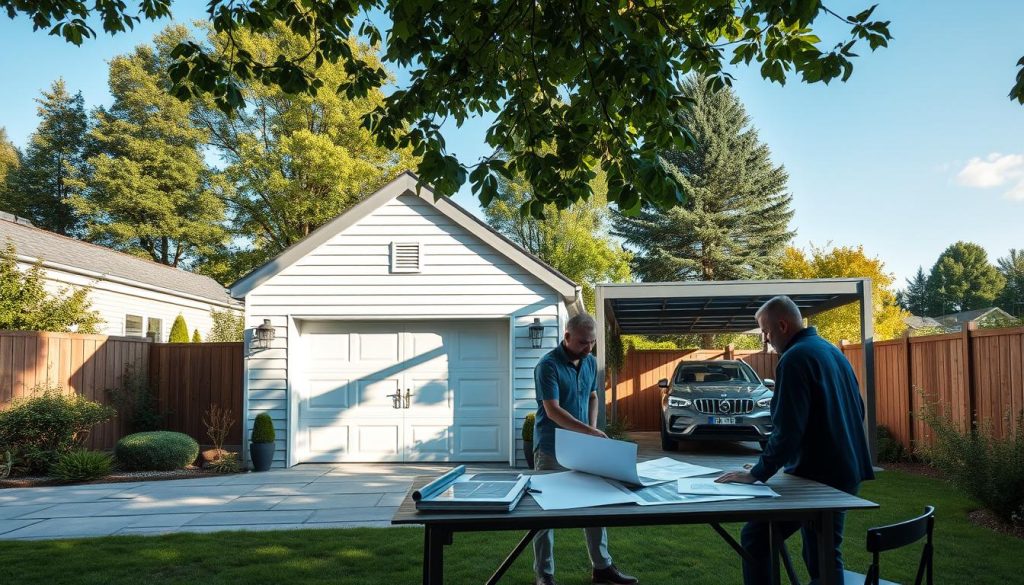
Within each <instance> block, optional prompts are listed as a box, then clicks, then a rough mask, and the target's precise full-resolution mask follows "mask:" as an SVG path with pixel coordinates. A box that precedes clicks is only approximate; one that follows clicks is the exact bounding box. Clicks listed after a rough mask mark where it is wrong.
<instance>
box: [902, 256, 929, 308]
mask: <svg viewBox="0 0 1024 585" xmlns="http://www.w3.org/2000/svg"><path fill="white" fill-rule="evenodd" d="M896 302H897V303H899V305H900V306H901V307H903V309H904V310H905V311H908V312H910V313H911V314H913V315H918V316H923V315H927V314H928V310H929V304H928V276H926V275H925V273H924V268H922V267H920V266H918V267H917V273H916V274H914V277H913V278H908V279H907V288H905V289H903V290H901V291H899V292H897V293H896Z"/></svg>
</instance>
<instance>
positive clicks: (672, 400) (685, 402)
mask: <svg viewBox="0 0 1024 585" xmlns="http://www.w3.org/2000/svg"><path fill="white" fill-rule="evenodd" d="M691 404H693V401H692V400H690V399H688V398H679V397H677V396H669V397H668V407H669V408H686V407H688V406H690V405H691Z"/></svg>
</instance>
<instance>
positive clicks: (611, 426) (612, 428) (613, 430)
mask: <svg viewBox="0 0 1024 585" xmlns="http://www.w3.org/2000/svg"><path fill="white" fill-rule="evenodd" d="M627 432H629V419H628V418H626V417H624V416H622V417H619V418H618V419H616V420H613V421H610V422H609V423H608V424H606V425H605V427H604V434H606V435H608V438H609V439H618V440H619V441H629V440H630V439H629V436H628V435H627V434H626V433H627Z"/></svg>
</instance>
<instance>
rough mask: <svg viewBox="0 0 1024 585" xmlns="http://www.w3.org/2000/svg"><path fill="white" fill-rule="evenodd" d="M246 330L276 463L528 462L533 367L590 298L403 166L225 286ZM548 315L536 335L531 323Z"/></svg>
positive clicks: (254, 388)
mask: <svg viewBox="0 0 1024 585" xmlns="http://www.w3.org/2000/svg"><path fill="white" fill-rule="evenodd" d="M231 294H232V296H234V297H235V298H238V299H244V301H245V319H246V321H245V322H246V327H247V333H248V332H250V330H251V328H253V327H256V326H258V325H260V324H262V323H264V322H269V324H270V325H271V326H272V327H273V329H274V332H275V336H274V341H273V342H272V344H271V347H270V348H269V349H266V350H262V351H259V352H258V353H253V354H252V355H250V356H249V358H248V359H247V360H246V378H245V379H246V389H245V397H246V400H245V410H246V413H247V416H246V417H245V418H246V427H245V429H246V436H248V433H249V430H250V429H251V428H252V421H253V420H254V419H255V417H256V415H257V414H259V413H261V412H266V413H268V414H269V415H270V416H271V418H272V419H273V421H274V427H275V429H276V431H277V439H278V442H277V450H276V452H275V466H291V465H295V464H298V463H313V462H322V463H336V462H340V463H344V462H384V461H387V462H424V461H442V462H481V461H497V462H509V463H512V464H517V463H518V464H523V454H522V441H521V440H520V431H521V428H522V421H523V419H524V417H525V416H526V414H527V413H529V412H532V411H533V410H535V409H536V399H535V396H534V388H533V366H534V365H535V364H536V361H537V359H539V358H540V357H541V356H542V355H544V353H546V352H548V351H550V350H551V348H553V347H555V345H556V344H557V343H558V341H559V340H560V338H561V332H562V330H563V327H564V323H565V321H566V319H567V318H568V317H569V316H570V315H571V314H575V313H576V312H578V311H579V310H581V309H582V302H581V301H580V296H579V295H580V289H579V287H578V286H577V285H576V284H575V283H573V282H572V281H570V280H568V279H567V278H565V277H564V276H563V275H561V274H560V273H558V272H557V271H555V270H554V269H552V268H551V267H549V266H547V265H546V264H544V263H543V262H541V261H540V260H538V259H537V258H535V257H533V256H532V255H530V254H528V253H526V252H525V251H524V250H522V249H521V248H519V247H518V246H516V245H515V244H513V243H512V242H510V241H508V240H507V239H505V238H504V237H502V236H500V235H499V234H497V233H496V232H494V231H493V230H491V229H490V228H489V226H487V225H486V224H484V223H483V222H481V221H480V220H478V219H476V218H475V217H474V216H473V215H472V214H470V213H469V212H467V211H465V210H464V209H462V208H461V207H459V206H457V205H456V204H454V203H452V202H451V201H450V200H448V199H447V198H441V199H439V200H438V201H434V198H433V194H432V193H430V192H429V190H427V189H424V190H423V192H422V193H421V194H417V192H416V178H415V176H413V175H411V174H410V173H405V174H403V175H401V176H399V177H398V178H397V179H395V180H394V181H392V182H391V183H389V184H388V185H387V186H385V187H383V188H382V189H381V190H380V191H378V192H377V193H375V194H374V195H372V196H370V197H369V198H367V199H366V200H364V201H363V202H361V203H360V204H358V205H356V206H355V207H353V208H352V209H351V210H349V211H348V212H346V213H345V214H343V215H341V216H339V217H338V218H336V219H335V220H333V221H331V222H329V223H328V224H326V225H325V226H323V227H322V228H320V229H319V230H317V231H316V232H313V233H312V234H310V235H309V236H308V237H307V238H305V239H304V240H302V241H301V242H299V243H297V244H295V245H294V246H292V247H291V248H289V249H288V250H287V251H285V252H284V253H283V254H282V255H281V256H279V257H278V258H276V259H274V260H273V261H271V262H269V263H268V264H266V265H265V266H263V267H261V268H259V269H257V270H255V271H253V272H252V273H250V274H249V275H247V276H245V277H244V278H242V279H241V280H239V281H238V282H237V283H235V284H234V285H232V287H231ZM538 324H539V325H543V327H544V333H543V336H542V339H541V347H540V348H535V347H534V343H533V342H531V339H530V333H529V329H530V326H531V325H532V326H534V327H536V326H537V325H538Z"/></svg>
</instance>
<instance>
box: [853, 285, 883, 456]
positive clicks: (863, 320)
mask: <svg viewBox="0 0 1024 585" xmlns="http://www.w3.org/2000/svg"><path fill="white" fill-rule="evenodd" d="M858 288H859V289H860V337H861V347H862V348H863V349H864V360H863V363H864V378H863V380H864V395H865V397H866V400H865V402H866V405H865V406H866V409H867V417H866V419H867V420H865V421H864V425H865V430H866V431H867V435H868V452H869V453H870V454H871V464H872V465H876V464H877V463H878V433H877V431H878V421H876V420H875V327H874V317H873V316H872V309H873V306H872V304H871V279H870V278H865V279H863V280H861V281H860V284H859V286H858Z"/></svg>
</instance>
